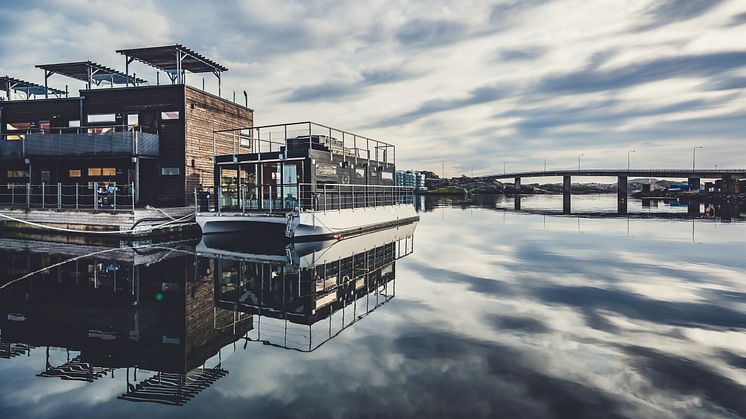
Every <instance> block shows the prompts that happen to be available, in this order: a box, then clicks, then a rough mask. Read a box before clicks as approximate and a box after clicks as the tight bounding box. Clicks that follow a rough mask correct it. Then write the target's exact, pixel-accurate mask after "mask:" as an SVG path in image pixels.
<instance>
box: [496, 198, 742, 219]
mask: <svg viewBox="0 0 746 419" xmlns="http://www.w3.org/2000/svg"><path fill="white" fill-rule="evenodd" d="M536 196H552V195H530V194H515V195H511V196H510V199H508V200H506V201H507V202H502V203H500V202H498V203H497V205H496V208H497V209H500V210H514V211H520V212H528V213H533V214H540V215H581V216H586V217H612V216H625V217H626V216H629V217H632V218H636V217H640V218H671V219H683V218H687V219H689V218H703V217H717V218H719V219H721V220H723V221H727V220H736V219H741V218H743V215H742V214H743V213H744V212H746V208H744V205H743V204H739V203H738V202H714V203H708V202H701V201H689V202H678V201H676V200H674V199H655V198H643V199H632V200H630V199H629V198H628V197H627V196H623V197H622V196H617V199H616V211H615V212H612V211H597V210H590V211H588V210H585V211H584V210H579V211H576V210H572V209H571V207H570V197H569V195H563V196H562V208H561V209H559V208H558V209H547V208H541V209H537V208H525V205H524V204H523V201H524V200H530V199H532V198H533V197H536ZM511 201H512V205H511ZM630 201H632V202H639V203H640V204H641V211H640V212H630V211H629V204H630ZM661 206H667V207H670V208H682V209H683V208H686V212H684V211H671V210H666V211H657V210H656V209H657V208H660V207H661ZM707 208H711V209H712V211H713V212H711V213H709V214H708V213H707V212H706V211H705V210H706V209H707Z"/></svg>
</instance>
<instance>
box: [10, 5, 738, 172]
mask: <svg viewBox="0 0 746 419" xmlns="http://www.w3.org/2000/svg"><path fill="white" fill-rule="evenodd" d="M622 3H623V2H622ZM609 7H612V6H609V5H607V4H606V3H604V2H590V3H589V2H582V1H580V0H527V1H519V0H502V1H500V0H498V1H495V2H483V1H478V0H464V1H453V0H437V1H434V2H429V3H427V4H425V3H414V2H408V3H406V2H405V3H401V2H397V1H392V0H375V1H372V2H367V3H359V2H358V3H334V2H328V1H326V0H308V1H300V0H290V1H287V2H285V3H283V6H282V13H278V7H277V5H276V4H274V3H273V2H271V1H268V0H255V1H253V2H251V3H246V2H241V1H238V0H228V1H225V2H220V3H219V4H217V5H212V6H211V7H205V6H204V4H203V2H200V1H196V0H185V1H183V2H181V3H179V7H178V8H175V7H172V6H170V5H166V4H163V3H159V2H136V1H134V0H122V1H119V2H117V3H116V4H114V5H107V6H106V7H102V6H101V5H100V4H99V3H96V2H91V1H85V0H74V1H63V0H47V1H30V2H20V1H6V2H3V11H4V13H3V14H2V15H0V36H2V37H3V40H4V41H5V42H3V44H2V46H0V58H2V60H0V62H1V63H2V64H0V73H1V74H6V73H7V74H9V75H11V76H15V77H19V78H22V79H27V80H29V81H33V82H37V83H43V75H42V72H41V71H39V70H38V69H35V68H34V65H36V64H39V63H43V62H55V61H57V62H62V61H72V60H85V59H91V60H93V61H96V62H100V63H102V64H104V65H108V66H110V67H114V68H117V69H122V68H123V66H124V62H123V58H122V57H121V56H120V55H118V54H116V53H115V52H114V50H116V49H118V48H133V47H138V46H149V45H164V44H169V43H174V42H179V43H182V44H184V45H187V46H189V47H190V48H192V49H194V50H196V51H199V52H200V53H202V54H204V55H205V56H207V57H209V58H211V59H213V60H215V61H217V62H220V63H222V64H224V65H226V66H227V67H228V68H229V71H228V72H227V73H226V74H225V75H224V76H223V78H222V91H223V94H224V96H226V95H227V96H230V92H231V91H234V90H235V91H237V92H240V91H243V90H246V91H247V92H248V93H249V98H250V105H251V107H252V108H254V109H256V119H255V122H256V123H257V124H268V123H276V122H282V121H287V120H319V121H324V122H326V123H328V124H330V125H333V126H338V127H339V128H342V129H346V130H348V131H353V132H355V131H359V130H364V132H361V134H362V135H366V136H370V137H378V138H383V139H384V140H387V141H390V142H392V143H394V144H396V145H397V147H399V150H397V159H398V163H399V165H400V166H401V167H403V168H419V169H429V170H436V169H437V170H438V171H439V168H440V163H441V162H442V161H443V160H446V164H447V165H448V167H446V169H447V170H446V171H447V173H452V174H461V173H468V172H469V171H470V169H471V168H474V169H475V174H485V175H486V174H489V173H494V172H496V171H497V170H496V168H495V167H494V166H495V161H503V160H508V161H510V162H512V166H513V167H514V168H526V169H530V168H535V167H539V166H540V165H541V164H543V156H552V160H553V161H554V163H555V164H557V165H558V166H559V167H569V166H571V165H572V163H573V161H572V160H573V157H572V156H573V155H575V156H577V154H579V153H585V154H586V157H587V159H588V161H589V164H590V163H591V162H593V164H594V165H598V166H608V165H611V164H615V162H613V161H611V160H610V159H609V158H607V156H605V155H602V154H600V153H599V152H596V149H597V148H599V147H600V146H601V145H603V147H605V148H608V147H611V146H625V147H626V146H627V145H631V146H633V147H636V148H640V149H642V147H638V146H639V145H640V144H642V143H645V144H649V145H651V146H652V147H647V149H650V150H651V151H650V152H649V153H646V152H644V151H638V153H637V154H636V156H635V157H636V160H637V161H638V162H639V163H640V164H648V165H654V164H659V163H660V162H661V160H660V159H659V157H658V156H659V155H661V154H664V155H667V156H669V157H670V158H669V159H667V160H666V161H665V165H668V166H670V165H675V164H680V163H677V162H676V161H675V160H674V159H675V156H676V155H677V153H679V151H678V150H680V149H685V148H686V147H687V146H688V144H689V143H695V142H696V143H701V142H702V141H703V139H706V140H707V141H708V142H709V143H713V144H715V143H717V144H719V145H721V147H718V148H717V149H716V148H714V147H709V148H708V151H707V152H703V153H702V157H701V158H702V164H705V165H710V166H712V165H714V164H718V165H719V166H721V167H724V166H728V165H738V164H740V162H739V159H738V156H737V155H736V154H735V153H731V152H728V151H726V150H731V149H733V148H737V147H738V146H739V145H738V144H739V143H738V142H737V141H738V140H737V137H738V135H739V134H738V133H739V132H742V131H743V126H742V124H741V125H740V126H739V124H738V123H737V121H736V119H735V118H736V116H737V115H738V114H739V112H740V113H741V114H742V113H743V112H744V108H743V100H744V98H743V94H744V93H743V92H744V89H745V87H744V81H743V78H744V74H745V73H744V71H745V68H744V54H746V52H744V51H743V50H738V49H737V50H732V51H727V50H725V48H729V47H728V45H731V44H729V43H728V41H730V40H733V39H742V38H743V37H744V36H746V33H745V32H744V30H745V29H746V25H743V22H746V17H744V16H746V14H744V9H743V7H742V4H741V3H740V2H739V0H714V1H700V0H692V1H683V0H678V1H673V0H670V1H669V0H640V1H639V2H636V3H634V4H633V5H630V4H627V3H625V7H615V8H614V10H615V13H613V14H612V13H608V10H609ZM28 22H34V24H33V25H30V24H28ZM674 23H680V24H681V25H682V30H675V31H674V30H671V27H672V26H670V25H673V24H674ZM194 28H199V30H194ZM684 29H685V30H684ZM730 48H740V47H737V46H736V47H733V46H731V47H730ZM130 70H131V71H134V72H136V73H137V75H138V76H139V77H143V78H146V79H148V80H150V81H151V82H155V78H156V77H155V74H156V71H155V70H154V69H153V68H151V67H148V66H145V65H143V64H141V63H133V64H132V66H131V67H130ZM201 78H202V75H189V76H188V77H187V79H188V80H189V82H190V83H195V85H198V86H201V80H200V79H201ZM205 81H206V83H207V90H208V91H210V92H212V93H215V92H216V91H217V81H216V80H215V78H213V77H210V76H206V77H205ZM677 81H681V83H676V82H677ZM694 82H696V83H694ZM50 83H51V84H52V87H56V88H63V89H64V86H65V84H68V83H69V84H70V90H71V91H72V92H75V90H76V89H77V88H80V87H82V83H78V82H77V81H74V80H65V79H64V78H62V77H60V76H55V77H53V78H52V79H50ZM661 84H666V86H664V88H661V87H660V85H661ZM661 89H662V90H661ZM604 103H608V106H603V104H604ZM309 104H314V105H315V106H309ZM675 104H681V106H680V107H679V108H678V109H676V108H675V106H676V105H675ZM686 104H690V105H691V107H689V108H687V106H685V105H686ZM700 104H701V105H700ZM668 106H670V107H671V108H669V109H666V107H668ZM643 110H648V111H650V114H651V115H657V116H660V118H659V119H658V120H656V121H653V120H652V118H648V117H646V116H645V115H641V114H642V113H643ZM570 111H572V112H570ZM496 116H497V117H496ZM563 118H564V120H565V121H567V122H566V123H563ZM569 121H573V123H569ZM425 122H426V123H425ZM456 132H458V133H460V134H463V135H464V136H463V137H459V141H458V146H457V147H453V141H454V133H456ZM466 134H469V135H468V136H467V135H466ZM422 144H427V147H422V146H421V145H422ZM653 148H654V149H655V151H653V150H652V149H653ZM537 155H541V158H540V159H541V161H538V160H536V159H537V157H536V156H537ZM698 157H699V156H698ZM682 161H683V160H682ZM537 165H539V166H537Z"/></svg>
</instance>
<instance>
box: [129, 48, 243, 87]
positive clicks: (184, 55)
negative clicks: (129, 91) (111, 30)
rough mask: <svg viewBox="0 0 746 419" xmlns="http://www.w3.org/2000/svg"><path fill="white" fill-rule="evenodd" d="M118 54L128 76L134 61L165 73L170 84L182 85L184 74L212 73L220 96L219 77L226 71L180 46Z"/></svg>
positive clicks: (138, 49)
mask: <svg viewBox="0 0 746 419" xmlns="http://www.w3.org/2000/svg"><path fill="white" fill-rule="evenodd" d="M117 52H118V53H120V54H122V55H124V56H125V57H126V70H125V73H127V74H129V65H130V63H132V62H133V61H134V60H137V61H140V62H142V63H144V64H147V65H149V66H151V67H155V68H157V69H158V70H161V71H163V72H165V73H166V74H167V75H168V77H169V79H171V83H172V84H173V83H178V84H183V83H184V80H185V73H186V71H189V72H190V73H213V74H214V75H215V77H217V78H218V96H219V95H220V76H221V74H222V72H224V71H228V69H227V68H226V67H224V66H222V65H220V64H218V63H216V62H214V61H212V60H210V59H208V58H205V57H204V56H202V55H200V54H198V53H197V52H194V51H192V50H191V49H189V48H186V47H184V46H183V45H180V44H174V45H165V46H160V47H146V48H133V49H120V50H117Z"/></svg>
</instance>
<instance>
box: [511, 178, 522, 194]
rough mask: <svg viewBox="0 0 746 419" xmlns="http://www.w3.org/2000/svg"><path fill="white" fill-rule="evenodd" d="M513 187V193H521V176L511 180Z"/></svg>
mask: <svg viewBox="0 0 746 419" xmlns="http://www.w3.org/2000/svg"><path fill="white" fill-rule="evenodd" d="M513 187H514V188H515V194H516V195H518V194H520V193H521V178H519V177H516V178H515V180H514V181H513Z"/></svg>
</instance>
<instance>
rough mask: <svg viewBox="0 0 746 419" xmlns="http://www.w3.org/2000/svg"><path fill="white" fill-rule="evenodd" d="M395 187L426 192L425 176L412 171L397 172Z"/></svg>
mask: <svg viewBox="0 0 746 419" xmlns="http://www.w3.org/2000/svg"><path fill="white" fill-rule="evenodd" d="M396 186H402V187H407V188H413V189H414V190H415V191H426V190H427V187H425V174H424V173H422V172H418V171H412V170H397V171H396Z"/></svg>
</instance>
